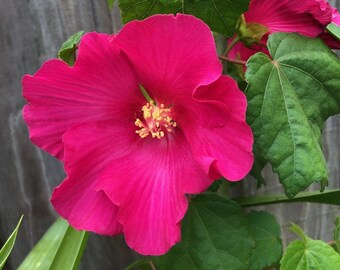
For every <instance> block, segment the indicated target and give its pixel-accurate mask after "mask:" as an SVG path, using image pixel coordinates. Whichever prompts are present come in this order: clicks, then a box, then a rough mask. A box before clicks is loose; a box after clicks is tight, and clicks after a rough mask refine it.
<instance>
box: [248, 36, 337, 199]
mask: <svg viewBox="0 0 340 270" xmlns="http://www.w3.org/2000/svg"><path fill="white" fill-rule="evenodd" d="M267 45H268V49H269V51H270V54H271V57H272V59H273V60H272V59H271V58H270V57H268V56H267V55H265V54H262V53H257V54H256V55H254V56H252V57H251V58H250V59H249V60H248V63H247V72H246V79H247V81H248V82H249V84H248V86H247V89H246V95H247V98H248V112H247V118H248V122H249V123H250V125H251V127H252V129H253V132H254V137H255V141H256V143H257V144H258V146H259V148H260V151H261V155H262V156H263V157H265V158H266V160H268V161H269V162H270V163H271V165H272V167H273V171H274V172H277V173H278V175H279V179H280V182H281V183H282V184H283V186H284V188H285V192H286V195H287V196H288V197H293V196H295V195H296V194H297V193H298V192H300V191H302V190H304V189H306V188H307V187H308V186H309V185H310V184H312V183H314V182H320V183H321V190H323V189H324V188H325V186H327V183H328V182H327V178H328V174H327V166H326V162H325V159H324V156H323V153H322V149H321V131H322V129H323V126H324V121H325V120H326V119H327V118H328V117H329V116H331V115H334V114H336V113H338V112H339V111H340V107H339V101H340V91H339V90H340V61H339V59H338V58H337V56H336V55H335V54H334V53H333V52H332V51H331V50H330V49H329V48H328V47H327V46H326V45H325V44H324V43H323V42H322V41H321V40H318V39H310V38H307V37H303V36H299V35H297V34H285V33H276V34H272V35H271V36H270V37H269V40H268V44H267Z"/></svg>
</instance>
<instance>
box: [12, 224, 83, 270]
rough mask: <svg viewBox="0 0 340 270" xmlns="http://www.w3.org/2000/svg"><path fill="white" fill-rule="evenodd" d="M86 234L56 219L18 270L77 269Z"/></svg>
mask: <svg viewBox="0 0 340 270" xmlns="http://www.w3.org/2000/svg"><path fill="white" fill-rule="evenodd" d="M87 237H88V233H86V232H85V231H77V230H75V229H73V228H72V227H71V226H70V225H68V223H67V222H66V221H65V220H63V219H58V220H57V221H56V222H55V223H54V224H53V225H52V226H51V227H50V228H49V229H48V231H47V232H46V233H45V234H44V236H43V237H42V238H41V239H40V241H39V242H38V243H37V245H36V246H35V247H34V248H33V249H32V250H31V252H30V253H29V254H28V256H27V257H26V258H25V260H24V261H23V262H22V264H21V265H20V266H19V268H18V270H26V269H35V270H45V269H50V270H53V269H55V270H58V269H70V270H71V269H74V270H75V269H77V268H78V265H79V262H80V259H81V257H82V254H83V251H84V248H85V246H86V241H87Z"/></svg>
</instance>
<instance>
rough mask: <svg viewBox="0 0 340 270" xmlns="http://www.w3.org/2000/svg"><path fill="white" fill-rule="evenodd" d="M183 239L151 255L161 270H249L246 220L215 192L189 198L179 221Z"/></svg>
mask: <svg viewBox="0 0 340 270" xmlns="http://www.w3.org/2000/svg"><path fill="white" fill-rule="evenodd" d="M181 227H182V241H181V242H180V243H179V244H177V245H176V246H174V247H173V248H172V249H171V250H170V252H168V253H167V254H166V255H164V256H161V257H156V258H154V262H155V265H156V266H157V269H159V270H162V269H165V270H177V269H178V270H183V269H185V270H192V269H195V270H200V269H202V270H210V269H211V270H225V269H230V265H232V266H233V270H241V269H244V270H246V269H249V259H250V253H251V250H252V248H253V247H254V241H253V238H252V236H251V234H250V232H249V228H248V223H247V219H246V217H245V216H244V214H243V212H242V209H241V208H240V207H239V206H238V205H237V204H236V203H235V202H233V201H230V200H227V199H225V198H223V197H220V196H219V195H217V194H210V193H206V194H202V195H200V196H197V197H195V198H194V199H192V202H191V203H190V206H189V210H188V212H187V214H186V216H185V218H184V220H183V221H182V225H181Z"/></svg>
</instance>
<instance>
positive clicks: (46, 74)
mask: <svg viewBox="0 0 340 270" xmlns="http://www.w3.org/2000/svg"><path fill="white" fill-rule="evenodd" d="M112 40H113V38H112V37H111V36H109V35H105V34H97V33H90V34H87V35H85V36H84V37H83V38H82V41H81V43H80V47H79V54H78V58H77V61H76V63H75V65H74V66H73V67H69V66H68V65H67V64H65V63H64V62H62V61H60V60H56V59H54V60H50V61H47V62H45V63H44V65H43V66H42V67H41V69H40V70H39V71H38V72H37V73H36V74H35V75H33V76H29V75H26V76H24V78H23V95H24V97H25V98H26V99H27V101H28V105H26V106H25V108H24V111H23V115H24V118H25V121H26V122H27V124H28V126H29V130H30V137H31V140H32V141H33V142H34V143H35V144H36V145H38V146H39V147H41V148H43V149H44V150H46V151H47V152H49V153H51V154H52V155H54V156H56V157H57V158H59V159H63V152H64V150H63V144H62V135H63V134H64V133H65V132H66V131H67V130H68V129H69V128H70V127H72V126H73V125H74V124H79V123H85V122H88V121H94V120H105V119H112V120H115V119H116V118H117V117H119V119H122V120H124V118H125V117H127V115H129V114H130V112H131V110H136V108H135V107H136V106H137V107H139V106H142V104H143V102H144V101H143V96H142V94H141V93H140V91H139V89H138V81H137V78H136V76H135V73H134V71H133V70H132V69H131V66H130V64H129V62H128V60H127V59H126V57H125V56H124V55H123V53H122V52H121V51H120V49H119V48H117V47H116V46H114V45H113V44H112ZM132 101H133V102H134V103H133V104H132ZM139 101H140V102H141V103H140V104H139ZM132 107H133V108H132ZM119 119H118V120H119Z"/></svg>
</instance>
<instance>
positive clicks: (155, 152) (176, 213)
mask: <svg viewBox="0 0 340 270" xmlns="http://www.w3.org/2000/svg"><path fill="white" fill-rule="evenodd" d="M174 136H175V137H173V136H172V134H168V136H166V137H163V138H162V139H160V140H157V139H152V138H145V139H143V140H146V143H145V144H143V145H141V146H140V149H139V150H138V151H136V152H134V153H131V155H128V156H125V157H123V158H121V159H120V160H115V161H114V162H112V163H111V164H110V165H109V166H108V167H107V171H106V172H105V173H104V174H102V175H101V177H100V180H99V181H98V184H97V190H103V191H105V193H106V194H107V195H108V197H109V198H110V199H111V200H112V202H113V203H114V204H116V205H118V206H119V209H120V211H119V222H120V223H122V224H123V227H124V235H125V238H126V242H127V244H128V245H129V246H130V247H131V248H133V249H134V250H136V251H137V252H139V253H141V254H144V255H160V254H164V253H165V252H167V251H168V250H169V249H170V247H171V246H172V245H174V244H175V243H176V242H178V241H179V240H180V223H179V222H180V221H181V219H182V218H183V216H184V214H185V212H186V210H187V199H186V197H185V195H184V194H185V193H198V192H201V191H203V190H205V189H206V188H207V187H208V186H209V185H210V184H211V182H212V180H210V179H209V178H208V177H207V176H206V174H205V173H204V172H203V170H202V169H200V167H199V166H198V165H197V163H196V162H195V161H194V160H193V159H192V154H191V153H190V150H189V145H188V144H187V142H186V141H185V138H184V136H183V134H182V133H181V131H180V130H176V134H175V135H174Z"/></svg>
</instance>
